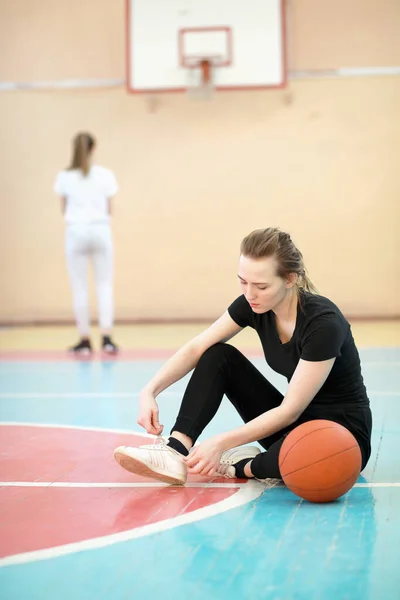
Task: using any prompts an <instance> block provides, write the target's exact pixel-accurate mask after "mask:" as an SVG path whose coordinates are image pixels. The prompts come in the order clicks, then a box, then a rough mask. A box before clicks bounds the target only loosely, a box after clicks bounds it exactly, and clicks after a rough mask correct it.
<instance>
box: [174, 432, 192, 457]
mask: <svg viewBox="0 0 400 600" xmlns="http://www.w3.org/2000/svg"><path fill="white" fill-rule="evenodd" d="M171 438H174V439H176V440H178V442H180V443H181V444H183V445H184V446H185V448H186V450H187V451H188V452H189V451H190V449H191V447H192V446H193V441H192V440H191V439H190V437H189V436H187V435H186V434H184V433H181V432H180V431H173V432H172V433H171V435H170V439H171Z"/></svg>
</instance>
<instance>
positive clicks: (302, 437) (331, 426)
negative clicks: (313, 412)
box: [282, 421, 353, 466]
mask: <svg viewBox="0 0 400 600" xmlns="http://www.w3.org/2000/svg"><path fill="white" fill-rule="evenodd" d="M309 422H310V423H312V421H309ZM332 423H334V425H329V427H328V425H326V426H325V427H320V428H319V429H318V430H317V431H323V430H324V429H333V428H334V427H335V426H337V425H339V423H335V421H332ZM292 431H295V429H292ZM315 431H316V430H315V429H313V430H312V431H309V432H308V433H305V434H304V435H302V436H301V438H299V439H298V440H296V442H295V443H294V444H293V445H292V446H290V448H289V449H288V450H287V452H286V454H285V456H284V457H283V458H282V466H283V463H284V462H285V459H286V457H287V455H288V453H289V452H290V450H291V449H292V448H294V447H295V446H297V444H298V443H299V442H301V440H304V438H306V437H307V436H308V435H311V434H312V433H315ZM347 431H349V430H347ZM291 433H292V432H290V433H289V435H290V434H291ZM349 433H351V432H350V431H349ZM289 435H288V437H289ZM352 435H353V434H352ZM286 439H287V438H286ZM285 441H286V440H285Z"/></svg>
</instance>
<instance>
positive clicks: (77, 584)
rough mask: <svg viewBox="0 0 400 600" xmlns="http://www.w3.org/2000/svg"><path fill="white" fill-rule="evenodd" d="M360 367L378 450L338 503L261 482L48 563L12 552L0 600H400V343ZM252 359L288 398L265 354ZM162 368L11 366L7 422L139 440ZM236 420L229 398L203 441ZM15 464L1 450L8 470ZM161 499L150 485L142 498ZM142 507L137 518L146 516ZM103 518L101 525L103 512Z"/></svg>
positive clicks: (177, 393)
mask: <svg viewBox="0 0 400 600" xmlns="http://www.w3.org/2000/svg"><path fill="white" fill-rule="evenodd" d="M361 358H362V362H363V373H364V378H365V381H366V384H367V389H368V391H369V396H370V399H371V404H372V410H373V418H374V430H373V452H372V456H371V459H370V461H369V464H368V466H367V468H366V469H365V471H364V472H363V474H362V476H361V477H360V479H359V481H358V483H357V484H356V486H355V487H354V488H353V489H352V490H351V491H350V492H349V493H348V494H347V495H346V496H345V497H344V498H342V499H341V500H339V501H337V502H334V503H331V504H327V505H314V504H310V503H307V502H304V501H301V500H299V499H298V498H297V497H296V496H295V495H293V494H292V493H291V492H290V491H288V490H287V489H286V488H284V487H282V486H276V487H271V488H264V487H263V486H262V484H258V482H257V483H256V484H255V485H257V486H258V485H259V486H262V488H260V492H259V493H258V494H257V495H256V497H253V498H252V499H250V500H249V501H248V502H245V503H243V504H241V505H240V506H236V507H232V508H231V509H229V510H224V511H222V512H220V513H218V512H217V513H216V514H212V515H211V516H207V515H204V514H203V513H200V512H199V513H198V515H199V516H198V518H197V517H196V518H195V519H194V520H193V521H192V522H188V523H186V524H177V526H174V527H170V528H168V529H165V530H162V528H161V529H160V530H159V531H153V530H152V531H150V532H149V534H148V535H141V536H139V537H136V538H133V539H125V540H122V541H121V540H119V541H118V540H116V541H115V543H109V544H107V545H104V546H101V545H100V546H99V547H97V548H89V549H88V548H84V549H82V550H79V548H77V549H76V551H73V552H68V553H65V554H62V553H61V554H59V553H58V551H57V547H55V548H54V549H53V550H54V551H53V552H52V553H51V555H50V556H48V555H46V556H45V557H43V556H39V555H38V559H36V560H35V559H32V557H31V558H29V557H28V558H27V559H26V560H24V561H20V562H19V561H18V560H14V561H9V560H7V557H3V558H2V559H1V560H0V567H1V568H0V598H2V599H4V600H14V599H22V598H23V599H38V600H39V599H40V600H47V599H50V598H51V599H53V598H57V599H59V600H61V599H66V600H67V599H74V600H77V599H82V600H83V599H85V600H89V599H95V598H96V599H100V598H107V599H112V600H120V599H121V600H122V599H138V600H141V599H144V598H157V597H162V598H164V599H171V600H173V599H174V600H180V599H191V600H203V599H206V598H210V599H213V600H222V599H224V600H225V599H228V598H229V599H233V600H236V599H237V600H242V599H249V600H250V599H251V600H256V599H257V600H258V599H259V600H264V599H271V600H284V599H288V600H292V599H299V600H306V599H307V600H314V599H315V600H317V599H321V600H322V599H323V600H345V599H348V600H358V599H360V600H361V599H362V600H381V599H385V600H398V599H399V598H400V569H399V539H400V508H399V507H400V461H399V458H398V457H399V455H400V382H399V375H398V374H399V366H400V348H385V349H377V348H375V349H374V348H370V349H364V350H362V351H361ZM254 362H255V364H256V366H257V367H258V368H259V369H260V370H262V371H263V372H264V373H266V374H267V375H268V377H270V380H271V381H272V382H273V383H274V384H275V385H276V386H277V387H279V388H280V389H282V390H283V389H284V387H285V386H284V382H283V380H282V379H281V378H280V377H279V376H277V375H276V374H273V373H271V372H270V371H269V369H268V368H267V367H266V365H265V364H264V361H263V360H262V359H254ZM159 366H160V362H159V361H152V360H146V361H135V362H133V361H122V360H114V361H106V362H100V361H93V362H91V361H89V362H87V361H82V362H80V361H65V362H46V363H42V362H35V361H32V362H18V361H14V362H3V363H2V364H1V365H0V382H1V383H0V386H1V387H0V420H1V421H2V422H3V423H10V422H12V423H17V424H29V423H30V424H35V426H36V425H38V424H43V425H59V426H69V427H71V428H72V429H73V427H77V428H78V429H79V431H80V436H81V434H82V429H81V428H83V431H84V430H85V428H88V430H91V429H93V428H98V429H101V430H105V431H106V430H118V431H126V432H127V433H128V432H140V428H139V427H138V426H137V425H136V413H137V399H138V392H139V391H140V389H141V387H142V386H143V385H144V384H145V383H146V382H147V381H148V380H149V378H150V377H151V376H152V375H153V373H155V371H156V370H157V369H158V368H159ZM184 387H185V380H182V381H181V382H179V383H178V384H176V385H174V386H173V387H172V388H170V389H169V390H168V392H166V393H165V394H163V395H161V396H160V398H159V400H160V402H159V404H160V411H161V422H162V423H163V424H164V426H165V432H168V431H169V428H170V427H171V426H172V424H173V421H174V416H175V414H176V411H177V408H178V405H179V402H180V398H181V395H182V391H183V390H184ZM239 423H240V421H239V419H238V417H237V415H236V413H235V412H234V410H233V409H232V407H231V406H230V405H229V403H228V401H227V400H224V403H223V406H222V408H221V411H220V412H219V414H218V415H217V417H216V418H215V420H214V422H213V423H212V424H211V425H210V427H209V430H208V431H207V432H206V434H207V435H210V434H213V433H216V432H218V431H221V430H226V429H229V428H232V427H234V426H235V425H237V424H239ZM81 439H82V438H81V437H79V438H78V437H77V438H76V443H81V442H80V440H81ZM45 451H46V449H45V448H43V461H44V462H43V464H44V465H45V464H46V460H47V458H46V452H45ZM6 455H7V449H6V450H4V449H3V451H2V457H1V459H0V461H1V462H2V463H3V465H4V464H5V462H6V461H7V456H6ZM29 461H30V456H29V455H27V456H26V462H27V464H28V465H29ZM82 461H83V462H84V461H85V457H84V456H83V458H82ZM81 466H82V465H81ZM9 468H12V465H11V466H10V465H9ZM99 468H100V470H101V464H100V465H99ZM121 475H122V471H121ZM36 479H37V478H36ZM124 481H127V480H126V479H124ZM36 483H37V481H36ZM34 484H35V481H34V482H33V483H32V485H34ZM121 485H122V484H121ZM140 485H142V484H140ZM218 485H221V486H223V485H225V484H224V483H223V482H222V483H221V484H218ZM1 489H2V490H3V489H4V488H3V487H2V488H1ZM138 489H139V488H132V490H131V492H129V493H131V494H132V495H134V494H136V493H137V490H138ZM140 489H142V490H143V487H141V488H140ZM194 489H198V494H204V493H207V490H208V488H207V485H203V484H201V485H200V484H199V487H198V488H194ZM218 489H220V488H218ZM121 490H123V491H124V493H125V494H126V493H127V489H126V488H123V487H121V488H118V487H114V488H113V492H112V493H113V494H114V495H118V494H119V493H122V492H121ZM158 491H159V489H158V488H151V487H148V494H149V495H148V496H147V498H148V499H149V498H150V496H151V494H157V493H158ZM196 493H197V492H196ZM15 497H16V496H15ZM145 497H146V496H145ZM144 502H145V504H144V506H143V507H142V508H141V509H140V510H141V511H142V513H143V514H144V515H145V514H146V501H144ZM135 506H136V508H135V510H138V508H137V505H135ZM105 509H106V507H105V506H104V510H105ZM26 510H27V511H29V501H27V500H26ZM65 510H66V512H68V505H67V508H66V509H65ZM125 510H126V508H125ZM96 511H98V512H97V513H96V518H97V519H99V520H101V515H102V510H101V507H100V509H99V507H98V506H97V508H96ZM117 517H118V519H119V520H121V518H124V517H126V513H124V515H121V514H119V515H116V519H117ZM31 518H32V519H33V520H34V519H35V518H36V517H35V514H32V515H31ZM12 526H13V524H10V523H5V521H4V520H3V519H2V523H1V525H0V533H1V531H2V532H3V534H5V532H7V535H12V531H13V528H12ZM10 532H11V533H10ZM0 537H1V535H0Z"/></svg>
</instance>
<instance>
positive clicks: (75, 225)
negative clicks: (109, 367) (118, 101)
mask: <svg viewBox="0 0 400 600" xmlns="http://www.w3.org/2000/svg"><path fill="white" fill-rule="evenodd" d="M95 147H96V142H95V139H94V138H93V136H92V135H90V134H89V133H79V134H78V135H77V136H76V137H75V138H74V140H73V155H72V161H71V164H70V166H69V167H68V169H66V170H63V171H60V173H59V174H58V175H57V179H56V182H55V184H54V191H55V192H56V194H58V195H59V196H61V209H62V212H63V214H64V218H65V223H66V241H65V250H66V257H67V265H68V271H69V277H70V281H71V287H72V295H73V305H74V313H75V321H76V326H77V328H78V331H79V334H80V340H79V342H78V344H76V346H73V347H72V348H70V351H71V352H74V353H76V354H91V352H92V344H91V341H90V315H89V299H88V281H87V266H88V262H89V260H90V261H91V262H92V265H93V269H94V275H95V282H96V291H97V303H98V314H99V325H100V330H101V334H102V340H101V345H102V350H103V352H106V353H108V354H110V353H111V354H115V353H116V352H117V351H118V348H117V346H116V345H115V343H114V342H113V340H112V338H111V332H112V327H113V321H114V302H113V243H112V236H111V229H110V215H111V198H112V197H113V196H114V195H115V194H116V193H117V191H118V185H117V181H116V179H115V176H114V174H113V173H112V171H110V170H109V169H105V168H104V167H100V166H98V165H95V164H93V163H92V159H93V152H94V149H95Z"/></svg>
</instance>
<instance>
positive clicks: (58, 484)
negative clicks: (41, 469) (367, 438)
mask: <svg viewBox="0 0 400 600" xmlns="http://www.w3.org/2000/svg"><path fill="white" fill-rule="evenodd" d="M246 485H247V483H233V482H229V481H227V482H226V483H213V482H212V481H211V482H210V483H186V484H185V485H184V486H182V485H169V484H167V483H153V482H149V483H139V482H136V483H116V482H112V483H104V482H100V483H86V482H80V481H78V482H75V481H54V482H52V481H0V488H2V487H33V488H36V487H43V488H100V489H101V488H107V489H111V488H121V489H124V488H174V489H183V488H204V489H206V488H213V489H214V488H223V489H226V488H235V489H242V488H244V487H246ZM273 487H284V484H283V483H280V482H277V483H276V484H275V485H274V486H273ZM353 487H356V488H390V487H400V483H397V482H396V483H385V482H379V483H368V482H367V483H356V484H355V485H354V486H353Z"/></svg>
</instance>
